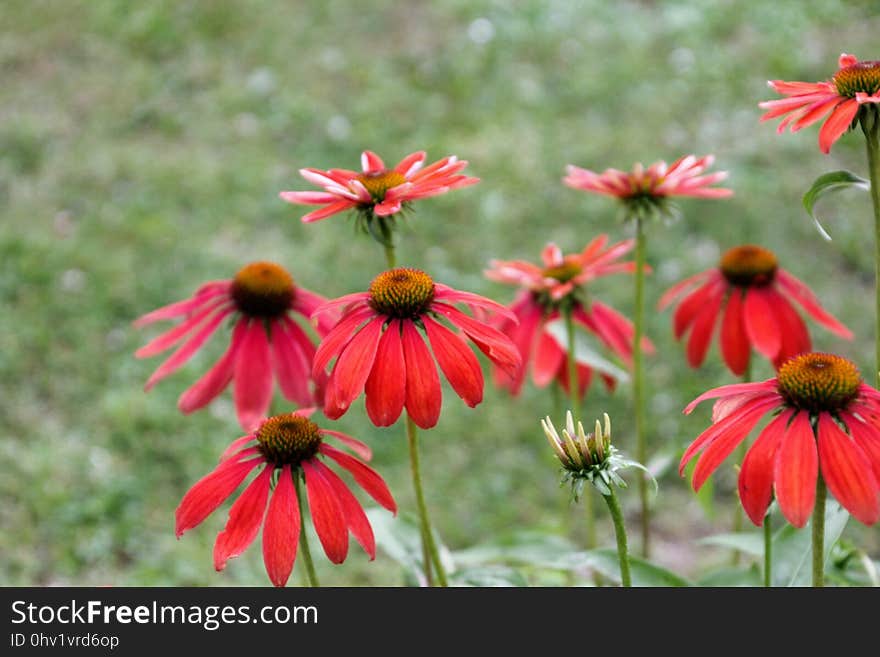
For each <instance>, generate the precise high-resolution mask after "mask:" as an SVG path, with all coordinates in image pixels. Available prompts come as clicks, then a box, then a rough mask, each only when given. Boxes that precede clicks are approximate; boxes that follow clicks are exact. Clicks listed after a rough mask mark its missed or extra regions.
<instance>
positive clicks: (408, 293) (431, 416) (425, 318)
mask: <svg viewBox="0 0 880 657" xmlns="http://www.w3.org/2000/svg"><path fill="white" fill-rule="evenodd" d="M455 303H464V304H467V305H469V306H472V307H474V308H482V309H485V310H488V311H491V312H496V313H499V314H501V315H505V316H508V317H510V318H511V319H512V320H513V321H515V317H514V316H513V315H512V313H510V311H508V310H507V309H506V308H505V307H504V306H502V305H500V304H498V303H495V302H494V301H491V300H489V299H486V298H484V297H481V296H478V295H476V294H471V293H469V292H461V291H459V290H454V289H452V288H450V287H447V286H445V285H441V284H440V283H435V282H434V281H433V280H432V279H431V277H430V276H428V274H426V273H425V272H423V271H421V270H419V269H409V268H398V269H391V270H389V271H386V272H383V273H382V274H379V275H378V276H377V277H376V278H375V279H373V282H372V283H371V284H370V289H369V292H358V293H355V294H349V295H347V296H344V297H340V298H339V299H336V300H334V301H330V302H329V303H327V304H325V305H323V306H321V307H320V308H318V309H317V311H316V312H315V316H317V315H320V314H322V313H324V312H327V311H329V310H334V309H336V308H340V307H342V308H343V316H342V318H341V319H340V320H339V323H338V324H337V325H336V326H335V328H334V329H333V330H332V331H330V333H328V334H327V335H326V337H325V338H324V340H323V341H322V342H321V344H320V345H319V346H318V350H317V353H316V354H315V360H314V363H313V365H312V372H313V374H314V375H315V376H318V375H320V373H321V372H323V370H324V368H325V367H327V365H328V364H329V363H330V361H331V360H332V359H333V358H334V357H335V358H336V364H335V365H334V367H333V370H332V372H331V373H330V378H329V380H328V381H327V388H326V393H325V397H324V413H325V414H326V415H327V416H328V417H330V418H334V419H335V418H338V417H339V416H341V415H342V414H343V413H345V412H346V411H347V410H348V407H349V406H350V405H351V403H352V402H353V401H354V400H355V398H357V396H358V395H360V393H361V391H365V392H366V406H367V414H368V415H369V416H370V419H371V420H372V421H373V424H375V425H376V426H390V425H391V424H394V422H395V421H396V420H397V418H398V417H399V416H400V413H401V412H402V410H403V408H404V407H406V410H407V412H408V413H409V415H410V417H411V418H412V420H413V421H414V422H415V423H416V424H417V425H418V426H420V427H422V428H423V429H428V428H430V427H433V426H434V425H435V424H437V420H438V418H439V417H440V402H441V391H440V379H439V377H438V375H437V368H436V365H435V364H434V358H436V359H437V363H438V364H439V365H440V369H441V370H443V373H444V374H445V375H446V378H447V379H448V381H449V383H450V385H451V386H452V388H453V390H455V392H456V393H457V394H458V396H459V397H461V398H462V399H463V400H464V401H465V403H466V404H468V406H471V407H473V406H476V405H477V404H479V403H480V402H481V401H482V399H483V374H482V372H481V370H480V364H479V362H478V361H477V358H476V356H474V354H473V352H472V351H471V350H470V348H469V347H468V346H467V343H466V342H465V341H464V340H463V339H462V338H461V337H460V336H459V335H458V334H457V333H455V332H453V331H452V330H450V329H449V328H447V327H446V326H444V325H443V324H441V323H440V322H438V321H437V320H438V319H440V318H445V319H446V320H448V321H449V322H450V323H451V324H453V325H454V326H456V327H458V328H460V329H461V330H462V331H463V333H464V334H465V335H466V336H467V337H468V338H470V340H471V341H472V342H473V343H474V344H476V345H477V347H478V348H479V349H480V351H482V352H483V353H484V354H486V356H488V357H489V359H490V360H491V361H492V362H493V363H495V364H496V365H498V366H499V367H501V368H503V369H504V370H506V371H507V372H509V373H510V374H511V375H514V374H515V373H516V371H517V369H518V368H519V366H520V356H519V352H518V351H517V349H516V346H515V345H514V344H513V343H512V342H510V340H509V339H508V338H507V336H505V335H504V334H503V333H501V332H500V331H498V330H497V329H495V328H493V327H491V326H489V325H488V324H486V323H484V322H482V321H480V320H478V319H475V318H473V317H469V316H468V315H465V314H464V313H462V312H461V311H459V310H457V309H456V308H455V307H454V306H453V305H452V304H455ZM420 329H421V330H423V331H424V332H425V334H426V335H427V338H428V341H429V342H430V344H431V347H432V349H433V351H434V355H433V357H432V355H431V351H430V350H429V349H428V347H427V345H426V344H425V341H424V338H423V337H422V334H421V332H420Z"/></svg>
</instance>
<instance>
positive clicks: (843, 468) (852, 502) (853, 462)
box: [819, 413, 880, 525]
mask: <svg viewBox="0 0 880 657" xmlns="http://www.w3.org/2000/svg"><path fill="white" fill-rule="evenodd" d="M819 460H820V462H821V464H822V476H823V477H824V478H825V483H827V484H828V490H830V491H831V494H832V495H834V497H835V498H836V499H837V501H838V502H840V504H841V505H842V506H843V508H845V509H846V510H847V511H849V512H850V513H851V514H852V515H853V517H854V518H855V519H856V520H858V521H859V522H861V523H863V524H865V525H873V524H874V523H875V522H877V520H880V485H878V483H877V478H876V477H875V476H874V472H873V470H872V468H871V462H870V461H869V460H868V458H867V457H866V456H865V453H864V452H863V451H862V450H861V448H860V447H859V446H858V445H856V444H855V442H854V441H853V439H852V438H850V437H849V436H848V435H846V434H845V433H844V432H843V430H842V429H841V428H840V427H839V426H837V424H836V423H835V422H834V420H832V419H831V416H830V415H829V414H828V413H820V414H819Z"/></svg>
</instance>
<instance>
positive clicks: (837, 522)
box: [773, 499, 849, 586]
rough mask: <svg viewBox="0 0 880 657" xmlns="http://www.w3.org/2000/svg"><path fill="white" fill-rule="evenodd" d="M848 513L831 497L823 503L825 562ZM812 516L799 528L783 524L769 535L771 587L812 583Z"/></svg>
mask: <svg viewBox="0 0 880 657" xmlns="http://www.w3.org/2000/svg"><path fill="white" fill-rule="evenodd" d="M848 520H849V514H848V513H847V512H846V510H845V509H843V507H841V506H840V505H839V504H838V503H837V502H835V501H834V500H831V499H829V500H828V502H827V504H826V506H825V550H824V552H825V563H826V564H828V557H829V555H830V554H831V549H832V548H833V547H834V544H835V543H836V542H837V540H838V539H839V538H840V535H841V534H842V533H843V530H844V528H845V527H846V523H847V521H848ZM812 523H813V521H812V519H810V521H809V522H808V523H807V524H806V526H805V527H803V529H795V528H794V527H792V526H791V525H785V526H784V527H783V528H782V529H780V530H779V531H778V532H776V534H775V535H774V537H773V586H810V584H811V583H812V576H813V573H812V564H813V561H812V559H813V546H812Z"/></svg>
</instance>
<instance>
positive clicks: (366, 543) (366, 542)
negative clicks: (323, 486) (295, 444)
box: [310, 459, 376, 561]
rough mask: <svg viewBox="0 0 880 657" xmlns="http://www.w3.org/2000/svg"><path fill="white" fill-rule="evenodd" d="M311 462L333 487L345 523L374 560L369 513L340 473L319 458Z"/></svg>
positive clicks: (374, 542) (374, 544) (374, 551)
mask: <svg viewBox="0 0 880 657" xmlns="http://www.w3.org/2000/svg"><path fill="white" fill-rule="evenodd" d="M310 463H311V464H312V465H313V466H314V467H315V468H316V469H318V470H320V472H321V475H322V476H323V477H324V479H325V480H326V482H327V483H328V484H329V485H330V487H331V488H332V489H333V492H334V493H335V494H336V499H337V500H338V501H339V506H341V507H342V513H343V515H344V517H345V524H346V525H347V526H348V528H349V530H351V533H352V534H353V535H354V537H355V540H357V542H358V543H360V545H361V547H362V548H364V552H366V553H367V554H368V555H369V556H370V561H372V560H373V559H375V558H376V539H375V537H374V536H373V528H372V527H371V526H370V521H369V520H367V514H365V513H364V509H363V508H362V507H361V505H360V502H358V501H357V498H355V496H354V495H352V492H351V491H350V490H349V489H348V486H346V485H345V482H344V481H342V479H340V478H339V475H337V474H336V473H335V472H333V471H332V470H331V469H330V468H328V467H327V466H326V465H324V464H323V463H321V462H320V461H319V460H318V459H313V460H312V461H310Z"/></svg>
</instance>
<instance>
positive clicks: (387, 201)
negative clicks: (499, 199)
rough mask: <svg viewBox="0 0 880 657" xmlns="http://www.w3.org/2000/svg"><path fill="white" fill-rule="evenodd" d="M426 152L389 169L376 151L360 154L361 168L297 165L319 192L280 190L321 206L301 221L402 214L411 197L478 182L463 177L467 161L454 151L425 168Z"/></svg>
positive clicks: (286, 197)
mask: <svg viewBox="0 0 880 657" xmlns="http://www.w3.org/2000/svg"><path fill="white" fill-rule="evenodd" d="M424 163H425V152H424V151H418V152H416V153H411V154H409V155H407V156H406V157H405V158H403V159H402V160H401V161H400V162H399V163H398V164H397V166H395V167H394V168H393V169H387V168H386V167H385V163H384V162H383V161H382V158H380V157H379V156H378V155H376V154H375V153H373V152H371V151H364V152H363V153H362V154H361V169H362V171H361V172H360V173H358V172H357V171H349V170H347V169H330V170H328V171H322V170H321V169H300V171H299V173H300V175H301V176H302V177H303V178H305V179H306V180H308V181H309V182H310V183H312V184H314V185H317V186H319V187H323V188H324V191H323V192H281V193H280V194H279V196H280V197H281V198H282V199H284V200H285V201H287V202H288V203H296V204H299V205H323V206H324V207H322V208H320V209H318V210H315V211H313V212H310V213H308V214H307V215H305V216H304V217H303V218H302V220H303V222H305V223H310V222H313V221H319V220H321V219H326V218H327V217H329V216H331V215H334V214H336V213H338V212H343V211H345V210H349V209H356V210H358V211H359V212H362V213H366V214H367V215H370V216H373V215H374V216H376V217H388V216H390V215H393V214H396V213H398V212H400V211H401V210H402V209H404V208H405V207H406V204H407V203H409V202H410V201H415V200H418V199H421V198H427V197H429V196H436V195H437V194H443V193H444V192H448V191H449V190H451V189H457V188H459V187H465V186H467V185H473V184H474V183H477V182H479V181H480V179H479V178H471V177H469V176H465V175H461V174H460V173H459V172H460V171H461V170H462V169H464V168H465V167H466V166H467V164H468V163H467V161H466V160H459V159H458V158H456V157H455V156H454V155H450V156H449V157H444V158H443V159H442V160H439V161H437V162H434V163H433V164H431V165H429V166H427V167H423V165H424Z"/></svg>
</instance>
